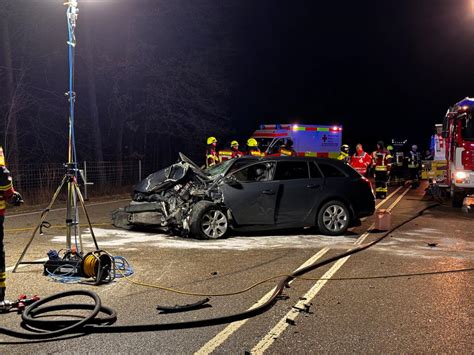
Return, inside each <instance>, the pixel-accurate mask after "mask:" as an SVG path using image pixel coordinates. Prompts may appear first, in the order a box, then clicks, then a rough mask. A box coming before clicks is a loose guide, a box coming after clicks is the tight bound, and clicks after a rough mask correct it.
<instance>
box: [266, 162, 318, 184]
mask: <svg viewBox="0 0 474 355" xmlns="http://www.w3.org/2000/svg"><path fill="white" fill-rule="evenodd" d="M308 178H309V172H308V164H307V163H306V162H305V161H279V162H278V163H277V167H276V172H275V177H274V178H273V179H274V180H295V179H308Z"/></svg>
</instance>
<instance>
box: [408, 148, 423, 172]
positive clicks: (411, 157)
mask: <svg viewBox="0 0 474 355" xmlns="http://www.w3.org/2000/svg"><path fill="white" fill-rule="evenodd" d="M407 162H408V168H409V169H418V168H420V167H421V157H420V153H418V152H414V151H413V150H410V152H409V153H408V157H407Z"/></svg>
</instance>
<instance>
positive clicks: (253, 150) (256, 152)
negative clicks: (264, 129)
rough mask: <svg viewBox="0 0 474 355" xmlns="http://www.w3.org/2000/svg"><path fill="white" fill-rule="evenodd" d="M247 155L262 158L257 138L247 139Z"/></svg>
mask: <svg viewBox="0 0 474 355" xmlns="http://www.w3.org/2000/svg"><path fill="white" fill-rule="evenodd" d="M247 155H253V156H254V157H261V156H263V153H262V152H261V151H260V148H259V147H258V142H257V140H256V139H255V138H249V139H247Z"/></svg>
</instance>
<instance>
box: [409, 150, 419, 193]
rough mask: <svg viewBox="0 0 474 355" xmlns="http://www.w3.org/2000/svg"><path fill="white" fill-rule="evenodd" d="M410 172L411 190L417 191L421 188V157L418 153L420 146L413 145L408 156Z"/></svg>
mask: <svg viewBox="0 0 474 355" xmlns="http://www.w3.org/2000/svg"><path fill="white" fill-rule="evenodd" d="M406 159H407V165H408V171H409V173H410V180H411V181H412V183H411V188H412V189H416V188H418V186H420V172H421V156H420V153H419V152H418V146H417V145H416V144H413V145H412V146H411V150H410V152H409V153H408V156H407V158H406Z"/></svg>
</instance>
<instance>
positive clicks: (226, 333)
mask: <svg viewBox="0 0 474 355" xmlns="http://www.w3.org/2000/svg"><path fill="white" fill-rule="evenodd" d="M400 189H401V187H399V188H398V189H396V190H395V191H394V192H392V193H391V194H390V195H389V196H387V198H386V199H385V200H383V201H381V202H379V203H378V204H377V205H376V206H375V208H376V209H377V208H379V207H380V206H382V205H383V204H384V203H386V202H387V201H388V200H389V199H390V198H391V197H392V196H393V195H395V194H396V193H397V192H398V191H400ZM370 228H373V226H372V227H370ZM364 235H365V234H364ZM361 237H362V236H361ZM361 237H359V239H360V238H361ZM328 251H329V248H327V247H326V248H323V249H321V250H320V251H319V252H317V253H316V254H315V255H313V256H312V257H311V258H309V259H308V260H306V261H305V262H304V263H303V264H302V265H301V266H300V267H298V268H297V269H296V270H295V272H296V271H298V270H300V269H302V268H303V267H306V266H307V265H310V264H312V263H313V262H315V261H316V260H318V259H319V258H321V257H322V256H323V255H324V254H326V253H327V252H328ZM341 260H343V259H341ZM337 263H339V261H338V262H337ZM337 263H336V264H337ZM336 264H335V265H336ZM328 272H329V271H328ZM331 276H332V275H331ZM292 282H293V280H292V281H290V283H292ZM321 287H322V286H321ZM275 288H276V286H275V287H274V288H273V289H271V290H270V291H269V292H268V293H267V294H265V295H264V296H263V297H262V298H261V299H260V300H258V301H257V303H255V304H254V305H253V306H252V307H251V308H249V309H253V308H256V307H258V306H260V305H261V304H263V303H265V302H266V301H267V300H268V299H269V297H270V296H271V295H272V293H273V291H275ZM247 321H248V319H244V320H241V321H238V322H233V323H230V324H229V325H228V326H227V327H225V328H224V330H222V331H221V332H219V333H218V334H217V335H216V336H214V337H213V338H212V339H211V340H209V341H208V342H207V343H206V344H204V346H202V347H201V348H200V349H199V350H198V351H196V353H195V354H199V355H202V354H210V353H212V352H213V351H214V350H215V349H217V348H218V347H219V346H221V345H222V344H223V343H224V342H225V341H226V340H227V339H228V338H229V337H230V336H231V335H232V334H233V333H235V332H236V331H237V330H238V329H239V328H240V327H242V326H243V325H244V324H245V323H247Z"/></svg>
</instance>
